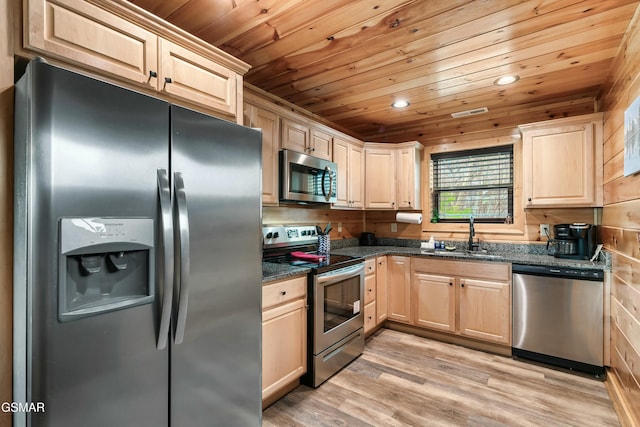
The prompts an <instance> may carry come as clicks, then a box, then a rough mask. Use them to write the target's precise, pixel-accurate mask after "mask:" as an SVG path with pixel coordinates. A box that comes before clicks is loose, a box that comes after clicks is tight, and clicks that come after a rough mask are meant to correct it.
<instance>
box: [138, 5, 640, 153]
mask: <svg viewBox="0 0 640 427" xmlns="http://www.w3.org/2000/svg"><path fill="white" fill-rule="evenodd" d="M130 1H132V2H133V3H134V4H137V5H138V6H140V7H142V8H143V9H146V10H148V11H150V12H151V13H153V14H155V15H157V16H159V17H161V18H164V19H166V20H167V21H169V22H171V23H173V24H175V25H176V26H178V27H180V28H182V29H184V30H186V31H188V32H190V33H192V34H194V35H196V36H198V37H200V38H202V39H203V40H206V41H208V42H209V43H211V44H213V45H215V46H217V47H219V48H220V49H222V50H224V51H226V52H229V53H230V54H232V55H234V56H236V57H237V58H240V59H242V60H244V61H246V62H247V63H249V64H250V65H251V66H252V69H251V70H250V71H249V73H248V74H247V76H246V81H247V82H249V83H251V84H253V85H254V86H257V87H259V88H261V89H264V90H265V91H267V92H270V93H272V94H274V95H277V96H279V97H281V98H283V99H285V100H287V101H289V102H291V103H293V104H296V105H298V106H300V107H302V108H304V109H306V110H309V111H311V112H313V113H315V114H317V115H319V116H321V117H323V118H325V119H327V120H329V121H331V122H334V123H336V124H338V125H339V126H340V127H341V128H342V129H346V130H348V131H349V132H350V133H351V134H353V135H355V136H358V137H359V138H361V139H363V140H367V141H388V142H394V141H407V140H419V141H422V142H425V143H445V142H451V141H455V140H457V139H461V138H469V137H470V136H473V134H475V133H479V132H482V133H483V134H486V133H487V131H488V130H489V129H491V130H494V132H495V134H496V135H501V134H505V133H508V132H512V131H513V129H514V128H515V126H516V125H517V124H519V123H523V122H531V121H537V120H547V119H550V118H557V117H563V116H572V115H577V114H585V113H591V112H594V108H596V107H595V103H594V100H595V99H596V98H597V96H598V92H599V90H600V88H601V87H602V85H603V83H604V82H605V80H606V78H607V75H608V73H609V71H610V69H611V66H612V62H613V58H614V57H615V56H616V55H617V53H618V51H619V49H623V48H624V43H623V41H624V34H625V31H626V29H627V27H628V26H629V24H630V22H631V20H632V18H633V16H634V14H635V12H636V10H637V9H638V5H639V3H640V1H639V0H582V1H579V0H538V1H521V0H520V1H518V0H477V1H468V0H358V1H352V0H163V1H157V0H130ZM506 74H517V75H519V77H520V80H519V81H517V82H516V83H514V84H512V85H509V86H496V85H494V81H495V80H496V79H497V78H498V77H500V76H503V75H506ZM400 98H402V99H406V100H407V101H409V102H410V105H409V106H408V107H406V108H404V109H397V110H394V109H392V108H391V103H392V102H393V101H394V100H396V99H400ZM480 107H487V108H488V109H489V112H488V113H485V114H481V115H476V116H469V117H466V118H461V119H460V118H459V119H454V118H452V117H451V113H454V112H459V111H464V110H470V109H477V108H480Z"/></svg>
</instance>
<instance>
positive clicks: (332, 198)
mask: <svg viewBox="0 0 640 427" xmlns="http://www.w3.org/2000/svg"><path fill="white" fill-rule="evenodd" d="M337 168H338V166H337V165H336V164H335V163H333V162H330V161H327V160H324V159H319V158H317V157H313V156H309V155H306V154H302V153H297V152H295V151H291V150H282V151H280V200H282V201H296V202H316V203H335V202H336V201H337Z"/></svg>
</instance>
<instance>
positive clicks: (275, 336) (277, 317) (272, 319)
mask: <svg viewBox="0 0 640 427" xmlns="http://www.w3.org/2000/svg"><path fill="white" fill-rule="evenodd" d="M306 337H307V313H306V308H305V301H304V300H302V299H299V300H295V301H293V302H290V303H288V304H285V305H281V306H278V307H275V308H272V309H269V310H266V311H264V312H263V313H262V399H263V400H264V399H265V398H268V397H269V396H271V395H272V394H273V393H274V392H276V391H278V390H279V389H280V388H282V387H283V386H285V385H287V384H289V383H291V382H292V381H295V380H296V379H298V378H299V377H300V376H302V375H303V374H304V373H305V372H306V360H307V342H306V339H307V338H306Z"/></svg>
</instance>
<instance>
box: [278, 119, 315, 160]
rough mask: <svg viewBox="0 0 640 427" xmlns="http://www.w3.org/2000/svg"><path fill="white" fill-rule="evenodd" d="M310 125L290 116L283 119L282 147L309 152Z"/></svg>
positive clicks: (299, 151)
mask: <svg viewBox="0 0 640 427" xmlns="http://www.w3.org/2000/svg"><path fill="white" fill-rule="evenodd" d="M309 133H310V131H309V126H308V125H307V124H306V123H302V122H297V121H294V120H291V119H288V118H283V119H282V148H286V149H287V150H293V151H297V152H298V153H304V154H309V147H310V145H311V143H310V141H309Z"/></svg>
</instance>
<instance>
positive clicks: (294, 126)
mask: <svg viewBox="0 0 640 427" xmlns="http://www.w3.org/2000/svg"><path fill="white" fill-rule="evenodd" d="M332 141H333V138H332V135H331V134H329V133H328V132H324V131H323V130H321V129H319V128H316V127H315V126H313V125H312V124H311V122H310V121H307V120H305V119H303V118H300V119H293V118H291V117H283V118H282V140H281V145H282V148H285V149H288V150H293V151H297V152H298V153H304V154H308V155H310V156H314V157H319V158H321V159H325V160H331V158H332V155H331V153H332V148H333V142H332Z"/></svg>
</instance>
